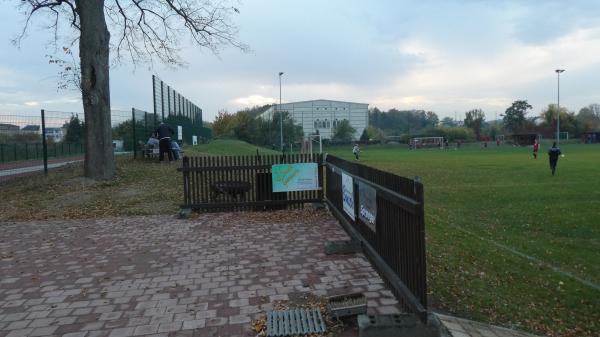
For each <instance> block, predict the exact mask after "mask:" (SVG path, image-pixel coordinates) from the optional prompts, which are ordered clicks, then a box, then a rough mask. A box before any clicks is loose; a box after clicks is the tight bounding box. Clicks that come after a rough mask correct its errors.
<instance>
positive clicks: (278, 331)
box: [267, 309, 326, 337]
mask: <svg viewBox="0 0 600 337" xmlns="http://www.w3.org/2000/svg"><path fill="white" fill-rule="evenodd" d="M325 331H326V328H325V321H324V320H323V316H321V310H319V309H291V310H277V311H269V312H267V337H272V336H295V335H308V334H313V333H324V332H325Z"/></svg>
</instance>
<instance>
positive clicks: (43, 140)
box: [42, 109, 48, 174]
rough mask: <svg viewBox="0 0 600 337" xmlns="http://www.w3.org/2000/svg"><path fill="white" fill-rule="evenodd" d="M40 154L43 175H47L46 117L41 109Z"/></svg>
mask: <svg viewBox="0 0 600 337" xmlns="http://www.w3.org/2000/svg"><path fill="white" fill-rule="evenodd" d="M42 153H43V156H44V174H48V144H47V143H46V116H45V112H44V109H42Z"/></svg>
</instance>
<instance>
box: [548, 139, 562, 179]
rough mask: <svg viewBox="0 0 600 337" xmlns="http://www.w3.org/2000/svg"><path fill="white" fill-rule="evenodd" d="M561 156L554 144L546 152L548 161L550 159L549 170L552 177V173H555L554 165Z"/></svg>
mask: <svg viewBox="0 0 600 337" xmlns="http://www.w3.org/2000/svg"><path fill="white" fill-rule="evenodd" d="M561 154H562V153H561V152H560V149H559V148H558V147H556V142H554V143H553V144H552V147H551V148H550V150H548V159H550V169H551V170H552V175H554V172H555V171H556V163H557V162H558V157H559V156H560V155H561Z"/></svg>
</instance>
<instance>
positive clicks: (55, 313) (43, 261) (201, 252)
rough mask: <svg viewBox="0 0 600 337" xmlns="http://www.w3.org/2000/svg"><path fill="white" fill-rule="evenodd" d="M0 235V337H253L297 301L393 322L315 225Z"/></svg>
mask: <svg viewBox="0 0 600 337" xmlns="http://www.w3.org/2000/svg"><path fill="white" fill-rule="evenodd" d="M0 226H1V228H2V230H1V232H0V275H1V278H0V337H18V336H65V337H106V336H108V337H127V336H254V335H255V334H253V333H252V332H251V331H250V322H251V321H252V320H254V319H256V318H259V317H263V316H264V313H265V311H266V310H268V309H270V308H271V307H272V305H273V302H274V301H278V300H287V299H289V298H290V296H294V295H295V294H297V293H308V292H310V293H313V294H316V295H327V296H330V295H338V294H342V293H348V292H364V293H365V294H366V296H367V297H368V301H369V302H368V305H369V313H371V314H375V313H395V312H398V308H397V306H396V301H395V300H394V298H393V296H392V294H391V292H390V291H389V290H388V289H386V288H385V285H384V284H383V281H382V280H381V279H380V278H379V276H378V275H377V273H376V272H375V271H374V270H373V268H372V267H371V265H370V264H369V262H368V261H367V260H366V259H365V257H364V256H363V255H361V254H356V255H346V256H327V255H325V254H324V250H323V244H324V242H325V241H328V240H345V239H348V237H347V235H346V234H345V232H344V231H343V230H342V229H341V227H340V226H339V225H338V224H337V222H336V220H335V219H333V218H332V217H330V216H328V215H326V214H324V213H323V214H321V215H315V214H314V213H311V212H310V211H305V212H297V213H293V214H292V215H291V216H290V215H285V214H284V213H282V212H275V213H269V214H268V215H267V214H266V213H254V214H252V213H218V214H205V215H199V216H198V217H195V218H193V219H189V220H177V219H174V218H173V217H171V216H148V217H130V218H126V217H125V218H110V219H91V220H66V221H49V222H40V221H36V222H25V223H10V224H0ZM348 335H356V331H354V332H352V331H350V332H349V333H348Z"/></svg>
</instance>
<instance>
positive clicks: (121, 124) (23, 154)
mask: <svg viewBox="0 0 600 337" xmlns="http://www.w3.org/2000/svg"><path fill="white" fill-rule="evenodd" d="M132 119H133V115H132V112H131V111H126V110H112V111H111V126H112V135H113V148H114V151H115V153H116V154H129V153H133V152H132V150H133V149H134V148H135V147H134V144H136V139H135V135H134V132H133V128H132V125H133V124H132ZM84 144H85V118H84V115H83V113H77V112H67V111H52V110H41V111H40V112H37V113H31V114H5V113H0V181H2V180H7V179H10V178H12V177H15V176H20V175H24V174H33V173H36V172H41V171H43V172H47V171H48V169H51V168H55V167H59V166H63V165H66V164H69V163H73V162H78V161H82V160H83V157H84V152H85V145H84Z"/></svg>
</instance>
